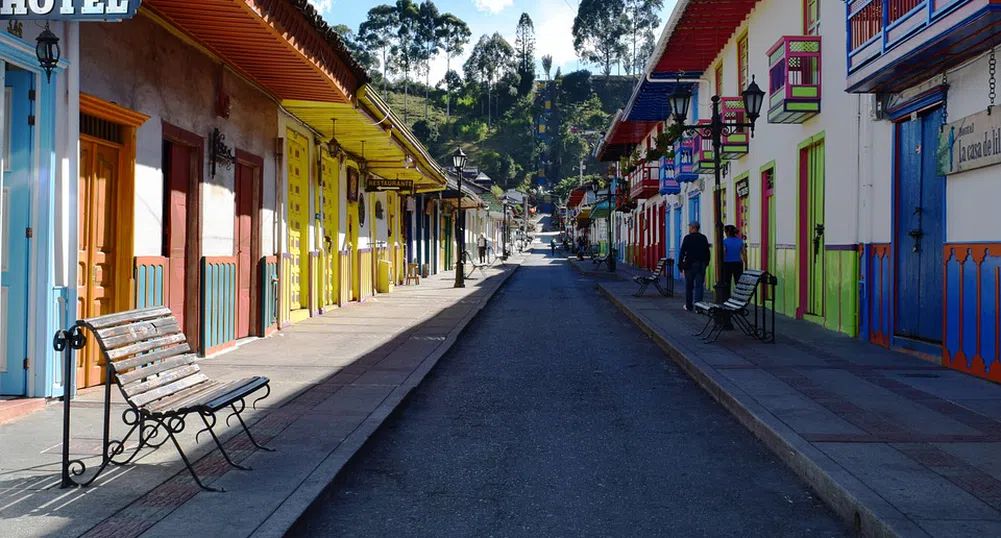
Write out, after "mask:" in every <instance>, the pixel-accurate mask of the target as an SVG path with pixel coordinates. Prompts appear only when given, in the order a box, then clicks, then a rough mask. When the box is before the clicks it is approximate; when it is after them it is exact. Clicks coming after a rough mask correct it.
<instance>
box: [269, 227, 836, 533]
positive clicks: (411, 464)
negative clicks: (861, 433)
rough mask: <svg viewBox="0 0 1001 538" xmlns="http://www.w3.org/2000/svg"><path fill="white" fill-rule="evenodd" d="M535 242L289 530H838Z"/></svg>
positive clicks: (793, 481) (745, 435)
mask: <svg viewBox="0 0 1001 538" xmlns="http://www.w3.org/2000/svg"><path fill="white" fill-rule="evenodd" d="M538 237H539V239H540V240H541V243H542V245H540V244H539V243H536V244H535V247H536V249H535V253H534V254H533V255H532V256H530V257H529V259H528V260H527V261H526V262H525V263H524V264H523V265H522V267H521V268H520V269H519V271H518V272H517V273H516V274H515V275H514V276H513V277H512V278H511V280H510V281H509V282H508V283H507V284H506V286H505V287H504V288H503V289H502V290H500V291H499V292H498V294H497V295H496V296H495V297H494V299H493V300H492V301H491V303H490V304H489V306H487V308H486V309H484V310H483V311H482V312H481V314H480V315H479V317H478V318H477V319H476V320H475V321H474V323H473V324H472V325H470V327H469V329H467V331H466V332H465V333H464V334H463V335H462V336H461V337H460V339H459V341H458V342H457V344H456V345H455V346H454V347H453V348H452V349H451V350H450V351H449V352H448V353H447V354H446V355H445V356H444V357H443V358H442V360H441V362H440V363H439V364H438V365H437V367H436V368H435V369H434V370H433V371H432V372H431V373H430V375H429V376H428V377H427V378H426V379H425V380H424V382H423V383H422V384H421V385H420V386H419V387H418V388H417V389H416V390H415V391H414V392H413V393H412V394H411V395H410V397H409V398H408V399H407V400H405V401H404V402H403V404H402V405H401V407H400V408H398V410H397V411H396V412H395V413H394V415H393V416H391V417H390V419H389V420H388V421H387V422H386V423H385V424H384V425H383V426H382V427H381V428H380V430H379V431H378V432H377V433H376V434H375V435H374V436H373V437H372V438H371V439H370V440H369V442H368V443H367V444H366V445H365V446H364V447H363V448H362V450H361V451H360V452H359V453H358V454H357V455H356V456H355V457H354V458H353V459H352V461H351V462H350V463H349V464H348V466H347V467H346V468H345V470H344V471H343V472H341V473H340V474H339V475H338V477H337V478H336V480H335V481H334V482H333V483H332V484H331V485H330V486H329V487H328V489H327V490H326V491H325V492H324V494H323V495H322V496H321V497H320V498H319V499H318V500H317V501H316V502H315V503H314V504H313V506H312V507H311V508H310V509H309V510H308V511H307V512H306V513H305V514H304V515H303V517H302V518H301V519H300V520H299V521H298V523H297V524H296V526H294V527H293V528H292V529H291V531H290V532H289V534H288V536H372V537H385V536H769V537H774V536H844V535H848V534H847V533H848V529H847V528H845V527H844V525H843V524H842V523H841V522H840V521H839V520H837V519H836V518H835V517H834V516H833V514H832V513H831V512H830V510H829V509H827V508H826V507H825V506H824V505H823V504H822V503H821V502H820V501H819V500H818V499H817V498H816V497H814V496H813V495H812V494H811V492H810V491H809V490H808V488H807V487H806V486H805V485H803V484H802V483H801V482H800V481H799V480H798V479H797V478H796V477H795V476H794V475H793V474H792V472H791V471H789V470H788V469H787V468H786V467H785V466H784V465H783V464H782V463H781V462H780V461H778V460H777V458H776V457H775V456H774V455H773V454H772V453H770V452H769V451H768V450H767V449H766V448H765V447H763V446H762V445H761V444H759V442H758V441H757V440H756V439H755V438H754V437H753V436H752V435H751V434H750V433H749V432H748V431H747V430H745V429H744V428H743V427H742V426H740V424H738V423H737V422H736V421H735V420H734V419H733V418H732V417H731V416H730V415H729V414H728V413H727V412H726V411H724V410H723V409H722V408H720V407H719V406H718V405H717V404H716V403H715V402H714V401H713V400H712V399H711V398H710V397H709V396H708V395H707V394H706V393H705V392H704V391H703V390H702V389H701V388H699V387H698V386H697V385H696V384H695V383H694V382H693V381H691V380H690V379H689V378H688V377H687V376H686V375H685V374H684V373H683V372H682V371H681V370H680V369H679V368H677V367H676V366H675V365H674V363H672V362H670V361H669V360H668V359H667V358H666V357H665V355H664V354H663V352H662V351H661V350H660V349H659V348H658V347H657V346H656V345H654V344H653V343H652V342H651V341H650V340H649V339H648V338H647V337H646V336H645V335H644V334H643V333H642V332H641V331H640V330H639V329H637V328H636V327H635V326H634V325H633V324H632V323H631V322H630V321H629V320H628V319H627V318H626V317H625V316H624V315H622V314H620V313H619V312H618V311H617V310H616V309H615V308H614V307H613V306H612V305H611V304H610V303H609V302H607V301H606V300H605V299H603V298H601V297H600V296H599V294H598V292H597V291H596V290H595V285H594V282H593V281H590V280H589V279H584V278H581V277H580V276H579V275H578V274H577V273H575V272H574V271H573V269H572V268H571V267H570V266H569V265H568V264H567V263H566V262H565V261H564V260H562V259H553V258H551V257H550V255H549V248H548V241H549V237H550V235H549V234H545V233H543V234H539V236H538ZM543 252H544V254H543Z"/></svg>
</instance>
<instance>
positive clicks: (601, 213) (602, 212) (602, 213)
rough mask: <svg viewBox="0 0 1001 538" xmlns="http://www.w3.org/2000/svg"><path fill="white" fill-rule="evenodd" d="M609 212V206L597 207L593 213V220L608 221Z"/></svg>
mask: <svg viewBox="0 0 1001 538" xmlns="http://www.w3.org/2000/svg"><path fill="white" fill-rule="evenodd" d="M608 212H609V211H608V206H607V205H604V206H601V207H596V208H594V211H592V212H591V218H592V219H595V220H597V219H607V218H608Z"/></svg>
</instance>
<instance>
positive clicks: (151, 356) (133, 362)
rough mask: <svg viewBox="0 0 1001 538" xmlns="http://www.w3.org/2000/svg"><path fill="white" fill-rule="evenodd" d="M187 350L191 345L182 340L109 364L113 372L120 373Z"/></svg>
mask: <svg viewBox="0 0 1001 538" xmlns="http://www.w3.org/2000/svg"><path fill="white" fill-rule="evenodd" d="M189 351H191V346H189V345H188V343H187V342H182V343H180V344H177V345H172V346H169V347H167V348H166V349H160V350H157V351H153V352H152V353H145V354H143V355H136V356H135V357H132V358H129V359H122V360H120V361H115V362H112V363H111V366H112V368H114V369H115V373H117V374H121V373H122V372H125V371H127V370H131V369H133V368H136V367H139V366H144V365H146V364H150V363H152V362H156V361H162V360H164V359H169V358H171V357H174V356H176V355H180V354H182V353H187V352H189Z"/></svg>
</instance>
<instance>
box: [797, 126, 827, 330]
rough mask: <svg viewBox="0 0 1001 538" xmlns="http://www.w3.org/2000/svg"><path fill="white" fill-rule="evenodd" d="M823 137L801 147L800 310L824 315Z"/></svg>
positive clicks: (803, 312) (802, 312) (804, 313)
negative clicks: (801, 256) (801, 257)
mask: <svg viewBox="0 0 1001 538" xmlns="http://www.w3.org/2000/svg"><path fill="white" fill-rule="evenodd" d="M824 231H825V230H824V141H823V140H820V141H819V142H816V143H813V144H810V145H807V146H805V147H803V148H801V149H800V234H799V237H800V248H799V252H800V253H801V254H802V255H803V259H801V260H800V312H799V314H800V315H801V316H817V317H821V318H822V317H824V250H825V240H824Z"/></svg>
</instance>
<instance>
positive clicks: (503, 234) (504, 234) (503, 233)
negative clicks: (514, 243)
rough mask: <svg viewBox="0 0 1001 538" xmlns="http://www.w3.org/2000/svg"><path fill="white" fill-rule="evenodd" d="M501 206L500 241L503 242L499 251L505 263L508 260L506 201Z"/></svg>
mask: <svg viewBox="0 0 1001 538" xmlns="http://www.w3.org/2000/svg"><path fill="white" fill-rule="evenodd" d="M503 204H504V229H503V230H502V231H501V241H503V245H504V246H503V248H502V250H501V259H502V260H504V261H505V262H506V261H507V258H508V253H507V230H508V227H507V226H508V224H507V200H504V201H503Z"/></svg>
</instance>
